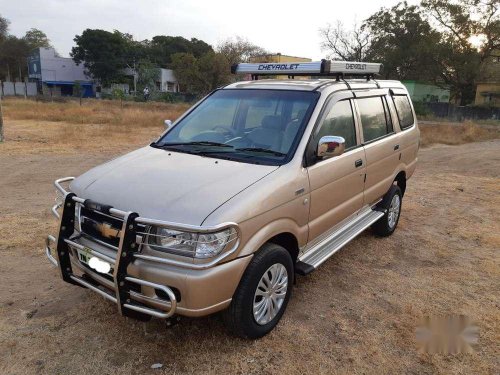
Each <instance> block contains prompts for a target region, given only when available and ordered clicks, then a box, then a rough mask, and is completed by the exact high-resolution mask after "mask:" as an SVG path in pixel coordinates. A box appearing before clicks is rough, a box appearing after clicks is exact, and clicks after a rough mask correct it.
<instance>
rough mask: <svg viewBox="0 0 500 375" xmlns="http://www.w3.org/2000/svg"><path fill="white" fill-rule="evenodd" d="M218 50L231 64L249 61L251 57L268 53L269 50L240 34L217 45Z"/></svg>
mask: <svg viewBox="0 0 500 375" xmlns="http://www.w3.org/2000/svg"><path fill="white" fill-rule="evenodd" d="M216 52H217V53H219V54H221V55H223V56H225V57H226V59H227V60H228V63H229V65H233V64H237V63H240V62H248V61H249V60H250V58H251V57H253V56H259V55H266V54H268V52H267V51H266V50H265V49H264V48H262V47H259V46H257V45H255V44H253V43H250V42H249V41H248V40H247V39H244V38H242V37H240V36H237V37H236V38H234V39H233V38H229V39H226V40H224V41H222V42H220V43H219V44H218V45H217V48H216Z"/></svg>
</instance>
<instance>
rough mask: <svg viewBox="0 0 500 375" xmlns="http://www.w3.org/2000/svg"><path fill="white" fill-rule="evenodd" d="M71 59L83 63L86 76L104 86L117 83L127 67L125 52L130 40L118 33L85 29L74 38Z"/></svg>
mask: <svg viewBox="0 0 500 375" xmlns="http://www.w3.org/2000/svg"><path fill="white" fill-rule="evenodd" d="M74 41H75V43H76V46H75V47H73V48H72V49H71V54H70V55H71V57H72V58H73V60H74V61H75V62H76V63H77V64H81V63H83V65H84V66H85V68H86V70H87V72H88V74H90V75H92V76H93V77H94V78H96V79H97V80H99V81H100V82H101V83H102V84H104V85H109V84H111V83H112V82H114V81H119V80H120V78H122V77H123V72H122V69H124V68H125V67H126V66H127V62H128V61H127V59H126V57H127V56H126V52H127V47H128V46H129V45H130V40H129V39H127V37H126V36H124V34H122V33H120V32H113V33H111V32H109V31H105V30H92V29H86V30H84V31H83V33H82V35H77V36H75V38H74Z"/></svg>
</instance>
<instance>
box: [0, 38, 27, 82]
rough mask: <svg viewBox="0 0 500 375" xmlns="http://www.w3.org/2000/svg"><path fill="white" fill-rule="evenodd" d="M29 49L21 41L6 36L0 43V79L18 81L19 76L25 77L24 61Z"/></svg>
mask: <svg viewBox="0 0 500 375" xmlns="http://www.w3.org/2000/svg"><path fill="white" fill-rule="evenodd" d="M29 52H30V48H29V46H28V44H27V43H26V42H25V41H24V40H23V39H19V38H17V37H15V36H14V35H8V36H7V37H6V38H5V39H4V40H3V41H2V42H1V43H0V79H1V78H2V77H3V78H4V79H6V80H8V79H10V80H13V79H19V78H21V80H22V77H19V74H21V75H22V76H25V75H26V70H27V69H26V59H27V57H28V55H29Z"/></svg>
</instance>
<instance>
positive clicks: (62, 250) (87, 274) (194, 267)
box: [45, 178, 251, 319]
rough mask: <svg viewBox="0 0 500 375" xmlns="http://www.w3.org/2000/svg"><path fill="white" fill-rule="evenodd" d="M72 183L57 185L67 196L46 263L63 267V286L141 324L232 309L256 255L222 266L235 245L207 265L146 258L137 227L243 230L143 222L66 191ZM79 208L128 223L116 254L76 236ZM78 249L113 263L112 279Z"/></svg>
mask: <svg viewBox="0 0 500 375" xmlns="http://www.w3.org/2000/svg"><path fill="white" fill-rule="evenodd" d="M71 179H72V178H66V179H61V180H58V181H56V182H55V185H56V188H57V189H58V190H59V192H60V193H61V194H63V195H64V201H63V202H61V203H60V204H59V205H56V206H54V207H53V208H52V212H53V213H54V214H55V215H56V216H57V217H59V218H60V228H59V236H58V237H57V238H55V237H53V236H48V237H47V241H46V246H45V252H46V256H47V258H48V259H49V261H50V262H51V263H52V264H53V265H55V266H57V267H58V268H59V270H60V273H61V277H62V278H63V280H64V281H66V282H68V283H71V284H75V285H78V286H81V287H85V288H88V289H90V290H92V291H94V292H96V293H98V294H100V295H101V296H103V297H104V298H105V299H107V300H109V301H111V302H113V303H116V305H117V307H118V311H119V313H120V314H121V315H125V316H129V317H133V318H138V319H146V318H149V317H151V316H154V317H158V318H168V317H170V316H172V315H173V314H180V315H186V316H203V315H208V314H211V313H213V312H216V311H219V310H222V309H224V308H225V307H227V306H228V305H229V304H230V302H231V298H232V295H233V294H234V291H235V290H236V287H237V285H238V283H239V280H240V278H241V276H242V274H243V272H244V270H245V268H246V266H247V264H248V262H249V261H250V258H251V256H250V257H245V258H239V259H235V260H232V261H230V262H227V263H221V261H222V260H223V259H225V258H226V257H228V256H229V255H230V254H231V253H233V252H234V251H235V250H236V246H235V247H234V249H231V251H228V252H225V253H223V254H222V255H220V256H219V257H217V258H215V259H213V260H211V261H209V262H207V263H187V262H183V261H179V260H174V259H168V258H160V257H155V256H152V255H147V254H142V253H141V252H140V244H138V243H137V238H138V235H137V232H139V229H138V228H137V225H159V226H165V227H168V228H172V229H177V230H191V231H199V232H204V233H206V232H209V231H213V230H222V229H225V228H228V227H233V228H235V229H236V230H238V227H237V226H236V224H234V223H225V224H221V225H218V226H216V227H195V226H191V225H183V224H177V223H170V222H163V221H158V220H152V219H147V218H142V217H140V216H139V215H138V214H137V213H134V212H124V211H120V210H117V209H115V208H112V207H109V206H105V205H101V204H98V203H96V202H92V201H90V200H84V199H81V198H79V197H77V196H76V195H75V194H73V193H70V192H67V191H66V190H65V189H64V188H63V187H62V186H61V183H63V182H67V181H70V180H71ZM76 203H78V204H81V205H83V206H85V207H90V208H92V209H94V210H100V212H105V213H106V214H108V215H113V216H116V217H120V218H122V219H123V226H122V230H121V232H120V242H119V246H118V247H117V248H115V249H114V250H115V251H111V252H110V250H109V248H106V249H104V248H103V246H102V245H100V244H97V243H92V242H89V241H85V239H82V238H80V237H78V236H77V237H75V236H74V217H75V204H76ZM60 207H62V208H63V210H62V214H61V215H59V213H58V211H57V210H58V208H60ZM139 237H140V236H139ZM78 250H81V251H85V252H86V253H87V254H88V255H89V256H93V257H97V258H99V259H101V260H103V261H105V262H107V263H109V264H111V265H112V269H113V275H112V277H111V276H109V275H102V274H99V273H98V272H94V270H92V269H90V268H89V267H87V266H85V265H84V264H83V263H81V262H80V260H79V258H78V254H77V251H78ZM104 250H105V251H104ZM54 253H55V256H54V255H53V254H54ZM181 296H182V300H180V297H181Z"/></svg>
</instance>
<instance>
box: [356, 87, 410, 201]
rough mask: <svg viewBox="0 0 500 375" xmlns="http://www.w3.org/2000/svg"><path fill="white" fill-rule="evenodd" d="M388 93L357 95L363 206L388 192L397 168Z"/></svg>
mask: <svg viewBox="0 0 500 375" xmlns="http://www.w3.org/2000/svg"><path fill="white" fill-rule="evenodd" d="M387 94H388V90H369V91H365V92H356V93H355V95H356V99H355V105H356V111H357V114H358V119H359V122H360V125H361V126H360V129H361V136H362V143H363V147H364V150H365V155H366V181H365V189H364V203H365V205H369V204H373V203H375V202H376V201H377V200H378V199H380V198H381V197H382V196H384V195H385V193H386V192H387V191H388V190H389V188H390V186H391V184H392V183H393V179H394V176H395V173H396V171H397V168H398V165H399V164H400V161H399V160H400V144H399V134H398V133H397V132H396V130H395V128H394V119H393V117H392V114H391V111H390V110H389V106H388V97H387V96H388V95H387Z"/></svg>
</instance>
